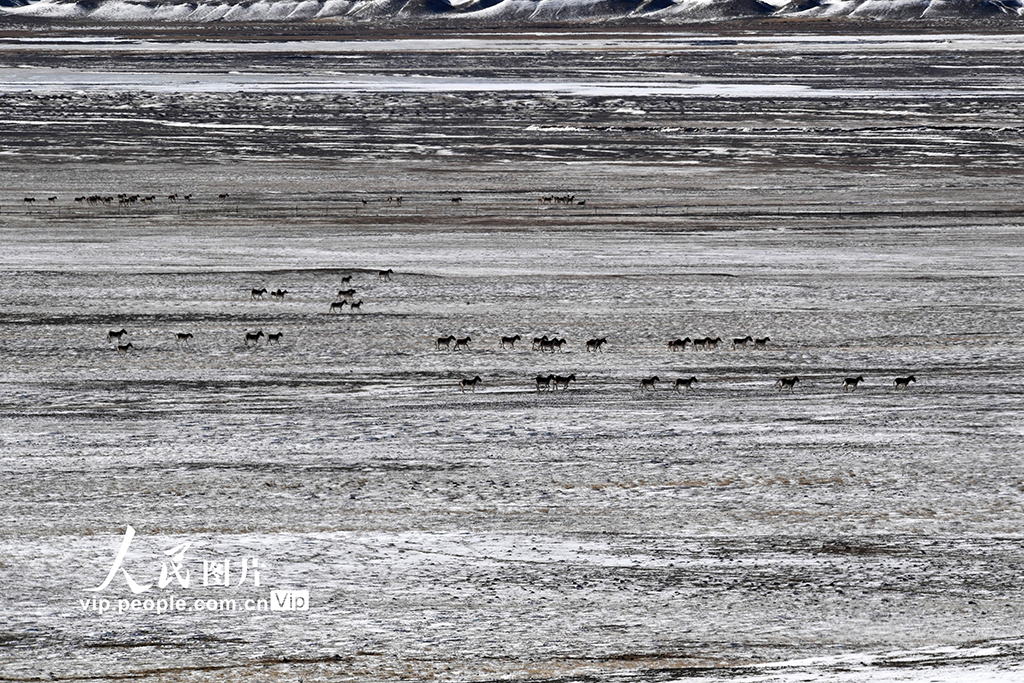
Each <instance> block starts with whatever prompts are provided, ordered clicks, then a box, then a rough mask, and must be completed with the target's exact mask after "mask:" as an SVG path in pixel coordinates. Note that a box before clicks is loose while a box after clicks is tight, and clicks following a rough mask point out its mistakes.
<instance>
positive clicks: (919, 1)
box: [0, 0, 1024, 22]
mask: <svg viewBox="0 0 1024 683" xmlns="http://www.w3.org/2000/svg"><path fill="white" fill-rule="evenodd" d="M0 8H2V9H0V13H8V14H15V15H23V16H33V17H46V18H54V19H93V20H97V21H131V22H139V21H142V22H149V21H152V22H208V21H237V22H247V21H301V20H312V19H325V18H339V19H341V18H347V19H353V20H372V19H394V20H398V21H403V20H416V19H417V18H436V17H445V16H447V17H452V18H456V17H459V18H466V19H471V18H479V19H486V20H500V21H527V22H573V21H587V20H606V19H621V18H650V19H657V20H664V21H672V22H708V21H721V20H728V19H743V18H752V17H766V16H775V17H793V18H833V17H855V18H864V19H894V20H915V19H943V18H973V17H979V18H985V17H999V16H1001V17H1005V18H1006V19H1008V20H1012V19H1017V18H1020V17H1021V16H1024V0H789V2H788V3H787V4H784V5H782V6H777V5H775V4H769V3H767V2H765V1H764V0H241V1H236V0H207V1H202V2H174V1H169V2H159V1H154V0H37V1H35V2H27V1H26V0H0Z"/></svg>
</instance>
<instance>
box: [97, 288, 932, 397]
mask: <svg viewBox="0 0 1024 683" xmlns="http://www.w3.org/2000/svg"><path fill="white" fill-rule="evenodd" d="M394 272H395V271H394V270H392V269H391V268H388V269H387V270H378V271H377V280H378V281H381V282H389V281H390V280H391V276H392V275H393V274H394ZM351 282H352V276H351V275H346V276H345V277H342V278H341V284H343V285H350V284H351ZM267 293H268V291H267V288H266V287H260V288H258V289H257V288H253V289H252V290H251V291H250V293H249V298H250V299H251V300H261V299H263V298H264V297H265V296H266V295H267ZM269 294H270V296H271V298H272V299H277V300H280V301H283V300H284V298H285V296H286V295H287V294H288V290H286V289H280V288H279V289H276V290H274V291H272V292H269ZM355 294H356V290H355V288H353V287H346V288H344V289H339V290H338V300H337V301H334V302H332V303H331V305H330V308H329V310H328V313H329V314H332V313H335V312H337V313H341V312H342V311H343V309H344V307H345V306H348V307H349V311H351V312H355V311H358V310H361V307H362V304H363V301H362V299H360V300H359V301H353V299H354V298H355ZM126 334H128V330H126V329H124V328H121V329H120V330H110V332H108V333H107V341H108V342H113V343H115V344H116V348H117V351H118V352H119V353H121V354H127V353H128V352H129V351H131V350H133V349H134V348H135V347H134V346H133V345H132V343H131V342H128V343H127V344H121V343H120V342H121V339H122V338H123V337H124V336H125V335H126ZM193 336H194V335H193V334H192V333H191V332H178V333H177V337H176V340H175V343H176V344H178V345H179V346H187V345H189V344H190V343H191V340H192V339H193ZM264 337H265V338H266V340H267V343H268V344H278V343H280V341H281V339H282V338H283V337H284V333H283V332H272V333H269V334H266V333H264V332H263V330H262V329H260V330H256V331H249V330H246V332H245V335H244V337H243V342H244V344H245V346H247V347H248V346H249V345H250V344H251V345H253V346H255V345H258V344H259V341H260V339H262V338H264ZM522 339H523V337H522V335H519V334H514V335H510V336H503V337H501V338H500V339H499V340H498V348H499V349H513V350H514V349H515V347H516V342H520V341H522ZM472 341H473V338H472V337H471V336H469V335H466V336H465V337H457V336H456V335H454V334H449V335H446V336H444V337H437V338H436V339H435V340H434V350H436V351H442V350H444V351H468V350H469V348H470V347H469V345H470V343H471V342H472ZM769 342H771V338H770V337H768V336H765V337H759V338H755V337H753V336H751V335H747V336H745V337H735V338H733V340H732V344H731V348H732V350H734V351H736V350H740V349H744V348H747V345H748V344H752V345H753V348H754V349H767V348H768V344H769ZM568 343H569V342H568V340H567V339H565V337H559V336H557V335H554V336H548V335H543V336H540V337H533V338H532V340H531V348H532V350H534V351H538V352H541V353H551V354H554V353H561V352H563V351H564V349H565V347H566V345H567V344H568ZM607 343H608V338H607V337H595V338H593V339H588V340H587V341H586V342H585V343H584V344H583V349H585V350H586V351H587V352H588V353H599V352H601V351H602V349H603V347H604V345H605V344H607ZM722 343H723V340H722V338H721V337H696V338H690V337H684V338H682V339H679V338H677V339H672V340H670V341H669V342H668V343H667V349H668V351H670V352H680V351H685V350H686V347H687V346H689V347H690V348H691V349H692V350H693V351H698V350H703V351H707V350H713V349H717V348H718V346H719V345H720V344H722ZM575 381H576V375H575V374H570V375H555V374H548V375H538V376H537V377H536V378H534V384H535V386H536V389H537V391H538V392H540V391H543V390H547V391H556V390H558V389H561V390H563V391H565V390H567V389H568V388H569V384H570V383H572V382H575ZM662 381H663V380H662V379H661V378H659V377H658V376H657V375H654V376H652V377H645V378H642V379H641V380H640V383H639V390H640V391H641V392H646V391H654V390H656V389H657V385H658V383H659V382H662ZM799 381H800V378H799V377H798V376H796V375H794V376H792V377H781V378H779V379H778V380H776V382H775V386H776V387H777V389H778V391H780V392H781V391H789V392H792V391H793V389H794V387H795V386H796V384H797V383H798V382H799ZM863 381H864V377H863V376H860V375H859V376H857V377H847V378H845V379H843V381H842V390H843V391H844V392H852V391H856V389H857V386H858V385H859V384H860V383H861V382H863ZM916 381H917V379H916V378H915V377H914V376H913V375H910V376H908V377H897V378H895V379H894V380H893V387H894V388H895V389H896V390H897V391H899V390H906V389H907V388H908V387H909V385H910V383H911V382H916ZM482 382H483V380H482V379H481V378H480V377H479V376H475V377H472V378H469V377H467V378H463V379H461V380H460V381H459V388H460V390H461V391H463V392H465V391H466V389H469V390H470V391H474V392H475V391H476V387H477V386H478V385H479V384H481V383H482ZM697 383H698V380H697V378H696V377H685V378H684V377H680V378H677V379H676V380H675V381H674V382H672V384H671V387H672V390H673V391H679V390H680V389H681V388H685V389H687V390H692V389H694V388H695V386H696V385H697Z"/></svg>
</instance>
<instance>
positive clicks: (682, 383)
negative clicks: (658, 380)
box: [672, 377, 697, 391]
mask: <svg viewBox="0 0 1024 683" xmlns="http://www.w3.org/2000/svg"><path fill="white" fill-rule="evenodd" d="M696 383H697V378H696V377H691V378H690V379H682V378H680V379H677V380H676V383H675V384H673V385H672V390H673V391H679V387H686V389H687V390H690V389H692V388H693V385H694V384H696Z"/></svg>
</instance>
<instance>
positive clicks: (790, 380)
mask: <svg viewBox="0 0 1024 683" xmlns="http://www.w3.org/2000/svg"><path fill="white" fill-rule="evenodd" d="M799 381H800V378H799V377H796V376H795V375H794V376H793V377H782V378H780V379H779V381H778V382H776V384H778V385H779V391H782V390H783V389H789V391H790V392H792V391H793V387H794V386H796V383H797V382H799Z"/></svg>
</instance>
